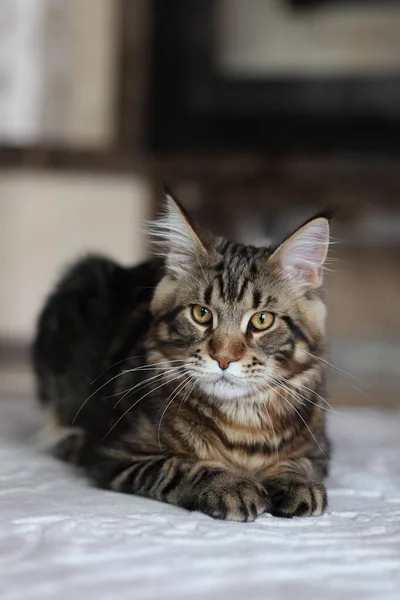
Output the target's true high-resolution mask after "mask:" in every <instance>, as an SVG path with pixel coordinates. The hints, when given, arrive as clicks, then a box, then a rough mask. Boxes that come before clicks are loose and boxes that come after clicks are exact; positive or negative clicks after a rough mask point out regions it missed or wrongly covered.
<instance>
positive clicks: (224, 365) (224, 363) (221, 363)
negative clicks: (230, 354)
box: [214, 358, 232, 371]
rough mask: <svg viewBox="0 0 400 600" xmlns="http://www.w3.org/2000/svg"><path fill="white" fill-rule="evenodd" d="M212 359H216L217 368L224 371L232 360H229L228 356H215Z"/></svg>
mask: <svg viewBox="0 0 400 600" xmlns="http://www.w3.org/2000/svg"><path fill="white" fill-rule="evenodd" d="M214 360H216V361H217V363H218V364H219V368H220V369H222V370H223V371H225V370H226V369H227V368H228V367H229V365H230V364H231V362H232V361H231V360H229V358H215V359H214Z"/></svg>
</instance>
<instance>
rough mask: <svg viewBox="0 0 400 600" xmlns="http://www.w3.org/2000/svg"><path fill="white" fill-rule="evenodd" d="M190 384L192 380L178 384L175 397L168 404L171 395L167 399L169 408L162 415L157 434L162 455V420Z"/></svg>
mask: <svg viewBox="0 0 400 600" xmlns="http://www.w3.org/2000/svg"><path fill="white" fill-rule="evenodd" d="M190 383H191V380H190V379H189V381H188V380H185V381H184V382H183V383H182V382H181V383H180V384H178V389H175V390H174V391H175V394H174V395H173V397H172V398H171V400H170V401H169V402H168V399H169V398H170V396H171V394H170V395H169V396H168V398H167V406H166V407H165V409H164V411H163V413H162V415H161V418H160V421H159V423H158V432H157V440H158V446H159V448H160V452H161V453H162V448H161V437H160V436H161V423H162V420H163V418H164V415H165V414H166V412H167V410H168V409H169V407H170V406H171V404H172V403H173V401H174V400H175V398H176V397H177V395H178V394H179V393H180V392H181V391H182V390H184V389H185V387H187V386H188V385H189V384H190ZM172 393H173V392H172Z"/></svg>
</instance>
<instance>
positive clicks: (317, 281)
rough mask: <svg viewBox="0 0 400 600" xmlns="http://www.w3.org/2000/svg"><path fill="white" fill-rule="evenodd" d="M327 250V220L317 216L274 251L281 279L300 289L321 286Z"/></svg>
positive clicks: (273, 257) (324, 217)
mask: <svg viewBox="0 0 400 600" xmlns="http://www.w3.org/2000/svg"><path fill="white" fill-rule="evenodd" d="M328 247H329V221H328V219H327V217H326V216H325V215H324V216H317V217H314V218H313V219H311V220H310V221H308V222H307V223H305V224H304V225H302V226H301V227H300V228H299V229H298V230H297V231H295V232H294V233H293V234H292V235H291V236H290V237H289V238H287V239H286V240H285V241H284V242H283V243H282V244H281V245H280V246H279V247H278V248H277V250H276V251H275V252H274V254H273V255H272V257H271V258H272V260H277V261H278V264H279V267H280V269H281V270H282V275H283V277H284V278H286V279H288V280H290V281H291V282H293V283H295V284H296V285H297V286H298V287H299V288H300V289H301V290H305V289H309V288H317V287H319V286H320V285H322V280H323V264H324V262H325V259H326V255H327V252H328Z"/></svg>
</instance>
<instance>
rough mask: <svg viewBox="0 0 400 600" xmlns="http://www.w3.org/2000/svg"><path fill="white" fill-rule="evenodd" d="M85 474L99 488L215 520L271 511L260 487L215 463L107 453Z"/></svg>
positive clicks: (250, 518)
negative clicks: (136, 495) (201, 513)
mask: <svg viewBox="0 0 400 600" xmlns="http://www.w3.org/2000/svg"><path fill="white" fill-rule="evenodd" d="M88 470H89V472H90V474H91V475H92V477H93V478H94V479H95V481H96V482H97V483H98V484H99V485H100V486H102V487H105V488H109V489H112V490H115V491H119V492H124V493H131V494H138V495H140V496H146V497H148V498H153V499H154V500H159V501H161V502H167V503H169V504H174V505H176V506H180V507H182V508H185V509H187V510H191V511H200V512H203V513H205V514H207V515H209V516H211V517H214V518H216V519H226V520H229V521H254V519H256V518H257V516H258V515H260V514H262V513H263V512H266V511H268V510H269V508H270V499H269V497H268V494H267V492H266V491H265V488H264V487H263V486H262V485H261V484H260V483H258V482H257V481H254V480H252V479H250V478H246V477H241V476H239V475H236V474H235V473H233V472H231V471H228V470H227V469H225V468H223V467H222V466H220V465H219V464H218V463H212V462H205V461H195V460H192V459H190V458H183V457H177V456H159V455H154V456H140V455H139V456H130V455H129V454H125V453H121V452H120V451H118V450H112V449H108V450H107V453H104V452H102V458H100V457H99V456H98V457H97V459H96V460H95V461H92V463H91V465H89V468H88Z"/></svg>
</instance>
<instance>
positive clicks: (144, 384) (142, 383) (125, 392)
mask: <svg viewBox="0 0 400 600" xmlns="http://www.w3.org/2000/svg"><path fill="white" fill-rule="evenodd" d="M184 368H185V367H184V365H182V366H180V367H171V369H168V370H165V371H163V372H162V373H157V374H156V375H153V377H150V378H148V379H145V380H144V381H139V382H138V383H136V384H135V385H133V386H132V387H130V388H129V389H128V390H123V391H121V392H117V393H116V394H113V395H112V396H107V397H108V398H112V397H115V396H119V395H121V394H123V396H122V398H120V399H119V400H118V402H116V403H115V404H114V408H116V407H117V406H118V404H119V403H120V402H122V401H123V400H124V399H125V398H126V397H127V396H128V395H129V394H130V393H132V392H133V391H134V390H135V389H138V388H143V387H147V385H150V383H151V382H152V381H153V380H154V379H160V378H161V377H165V376H166V375H168V374H169V373H171V372H174V373H175V372H176V371H177V370H182V369H184Z"/></svg>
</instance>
